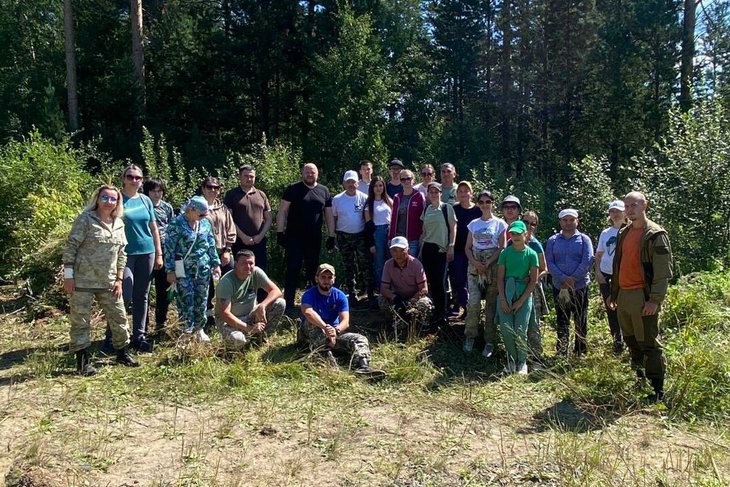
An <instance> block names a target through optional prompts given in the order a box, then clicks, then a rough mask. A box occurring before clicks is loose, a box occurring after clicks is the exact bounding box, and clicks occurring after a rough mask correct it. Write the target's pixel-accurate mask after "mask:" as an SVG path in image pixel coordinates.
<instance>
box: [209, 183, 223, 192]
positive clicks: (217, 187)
mask: <svg viewBox="0 0 730 487" xmlns="http://www.w3.org/2000/svg"><path fill="white" fill-rule="evenodd" d="M205 189H211V190H213V191H218V190H219V189H221V187H220V186H213V185H211V184H206V185H205Z"/></svg>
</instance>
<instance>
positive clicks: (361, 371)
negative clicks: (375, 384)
mask: <svg viewBox="0 0 730 487" xmlns="http://www.w3.org/2000/svg"><path fill="white" fill-rule="evenodd" d="M355 374H356V375H358V376H360V377H364V378H366V379H367V380H372V381H375V380H380V379H382V378H383V377H385V372H383V371H382V370H378V369H374V368H372V367H370V364H369V363H368V359H366V358H365V357H360V359H359V360H358V361H357V369H355Z"/></svg>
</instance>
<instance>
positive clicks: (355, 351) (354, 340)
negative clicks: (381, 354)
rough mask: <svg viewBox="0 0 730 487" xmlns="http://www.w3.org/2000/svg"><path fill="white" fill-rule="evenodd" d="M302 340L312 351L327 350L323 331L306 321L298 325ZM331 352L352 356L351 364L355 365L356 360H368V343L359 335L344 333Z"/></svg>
mask: <svg viewBox="0 0 730 487" xmlns="http://www.w3.org/2000/svg"><path fill="white" fill-rule="evenodd" d="M299 326H300V327H301V328H300V330H301V332H302V333H301V336H302V339H303V340H304V341H305V342H306V344H307V345H309V348H310V349H311V350H312V351H324V350H326V349H327V337H326V336H325V334H324V330H322V329H321V328H319V327H316V326H314V325H312V324H311V323H309V322H308V321H306V320H302V322H301V324H300V325H299ZM333 350H340V351H343V352H349V353H350V354H352V362H354V363H357V361H358V359H360V358H366V359H368V360H370V342H368V339H367V337H366V336H363V335H361V334H359V333H350V332H345V333H343V334H342V335H338V336H337V340H336V341H335V346H334V348H333Z"/></svg>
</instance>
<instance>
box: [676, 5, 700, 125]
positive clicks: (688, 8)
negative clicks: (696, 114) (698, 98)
mask: <svg viewBox="0 0 730 487" xmlns="http://www.w3.org/2000/svg"><path fill="white" fill-rule="evenodd" d="M696 1H697V0H684V21H683V23H682V58H681V64H680V68H679V106H680V108H681V110H682V111H683V112H687V111H689V109H690V108H692V72H693V67H694V64H693V62H694V57H695V22H696V20H697V3H696Z"/></svg>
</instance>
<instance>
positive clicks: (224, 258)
mask: <svg viewBox="0 0 730 487" xmlns="http://www.w3.org/2000/svg"><path fill="white" fill-rule="evenodd" d="M230 261H231V252H230V251H229V250H224V251H223V253H221V265H222V266H226V265H228V263H229V262H230Z"/></svg>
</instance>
